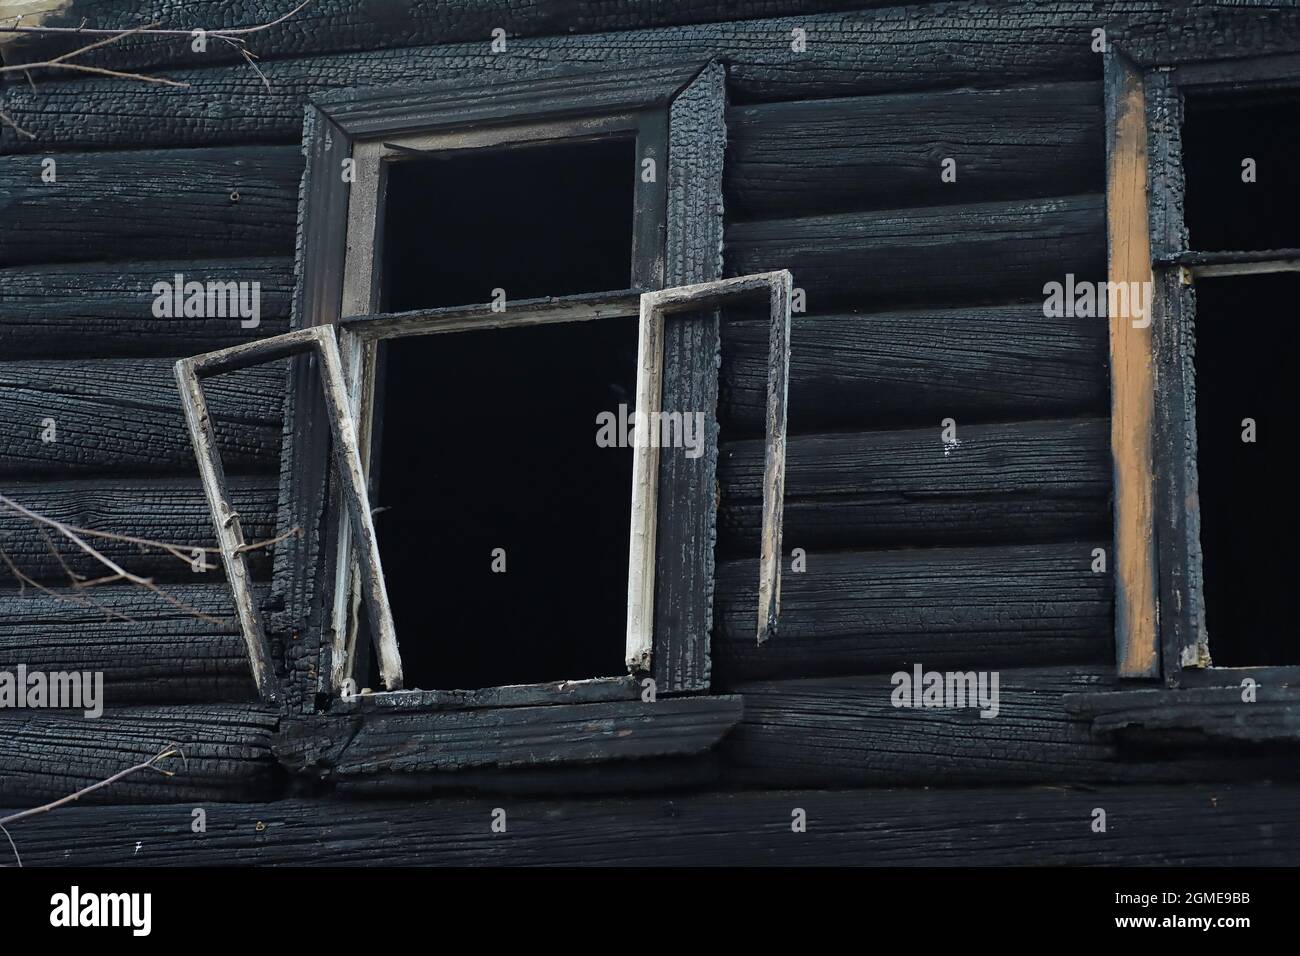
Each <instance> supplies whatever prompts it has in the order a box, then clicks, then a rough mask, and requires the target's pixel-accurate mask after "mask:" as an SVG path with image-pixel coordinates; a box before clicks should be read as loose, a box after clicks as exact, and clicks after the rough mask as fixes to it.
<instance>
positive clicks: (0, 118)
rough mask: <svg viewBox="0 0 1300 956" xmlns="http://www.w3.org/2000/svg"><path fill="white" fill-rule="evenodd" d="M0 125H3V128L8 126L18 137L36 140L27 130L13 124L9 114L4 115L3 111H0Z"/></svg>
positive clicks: (33, 134)
mask: <svg viewBox="0 0 1300 956" xmlns="http://www.w3.org/2000/svg"><path fill="white" fill-rule="evenodd" d="M0 123H3V124H4V125H5V126H8V127H9V128H10V129H12V130H13V131H14V132H15V133H17V134H18V135H19V136H26V137H27V138H28V139H35V138H36V134H35V133H29V132H28V131H27V130H25V129H23V128H22V127H21V126H19V125H18V124H17V123H15V122H14V121H13V119H12V118H11V117H10V116H9V114H8V113H6V112H5V111H4V110H0Z"/></svg>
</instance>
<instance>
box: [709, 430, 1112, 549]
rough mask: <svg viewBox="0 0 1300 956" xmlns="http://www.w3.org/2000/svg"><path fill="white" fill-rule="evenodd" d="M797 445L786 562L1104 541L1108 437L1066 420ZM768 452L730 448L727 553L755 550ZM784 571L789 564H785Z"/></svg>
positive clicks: (840, 437) (793, 443) (759, 445)
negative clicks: (846, 552) (924, 547)
mask: <svg viewBox="0 0 1300 956" xmlns="http://www.w3.org/2000/svg"><path fill="white" fill-rule="evenodd" d="M958 434H959V435H960V443H959V444H957V445H945V444H944V442H943V441H942V440H941V438H940V427H939V425H938V423H937V422H936V424H935V425H934V426H933V427H931V428H925V429H916V430H913V429H904V430H895V431H878V432H865V433H861V432H859V433H838V434H827V435H802V436H797V437H795V438H792V439H791V440H790V443H789V446H788V448H787V454H786V488H785V494H786V508H785V543H786V547H785V550H786V552H787V554H788V553H789V551H790V549H791V548H793V547H802V548H804V549H805V550H807V549H810V548H819V549H821V548H827V549H829V548H844V547H854V546H857V547H861V546H865V545H876V546H880V545H889V544H897V545H918V544H928V543H938V544H951V543H958V542H961V541H972V540H973V541H983V542H997V541H1006V542H1019V541H1025V542H1028V541H1033V540H1044V539H1046V540H1052V539H1056V540H1068V539H1070V538H1076V539H1085V540H1086V539H1087V538H1088V537H1089V536H1095V537H1099V538H1100V537H1103V536H1104V535H1105V533H1106V531H1107V530H1108V527H1109V510H1108V507H1107V505H1108V500H1109V495H1110V460H1109V456H1108V454H1107V450H1108V448H1109V434H1110V432H1109V425H1108V423H1107V422H1106V421H1105V419H1067V420H1058V421H1041V422H1024V423H1013V424H1007V425H1002V424H997V425H970V426H966V427H964V428H959V430H958ZM762 472H763V442H762V441H761V440H759V439H751V440H745V441H735V442H726V443H724V444H723V446H722V452H721V465H720V469H719V477H720V485H721V488H722V490H723V495H724V502H725V504H724V507H723V509H722V524H721V527H720V529H719V531H720V539H721V540H720V542H719V547H720V550H721V551H722V552H723V553H725V554H728V555H739V554H743V553H744V552H745V551H746V550H747V549H748V550H752V548H753V547H754V546H755V545H756V544H757V541H758V533H759V526H760V525H759V523H760V519H761V514H760V511H761V508H762V488H761V484H760V482H761V480H762ZM786 560H787V562H788V561H789V558H788V557H787V558H786Z"/></svg>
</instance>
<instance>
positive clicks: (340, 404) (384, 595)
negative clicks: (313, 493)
mask: <svg viewBox="0 0 1300 956" xmlns="http://www.w3.org/2000/svg"><path fill="white" fill-rule="evenodd" d="M303 352H311V353H313V354H314V355H315V356H316V360H317V362H318V364H319V367H320V373H321V381H322V386H323V388H324V392H325V404H326V408H327V410H328V413H329V419H330V428H331V431H332V434H333V439H334V459H335V466H336V468H337V470H338V474H339V479H340V482H339V483H340V486H341V492H342V494H343V497H344V500H345V504H346V508H347V511H348V516H349V523H350V524H351V525H352V534H353V535H354V536H355V537H356V539H357V540H359V541H361V542H363V543H364V546H363V547H362V548H361V549H360V550H359V551H358V553H357V559H358V564H359V566H360V570H361V573H362V574H363V575H364V576H363V578H362V587H361V591H362V593H363V595H364V597H365V599H366V606H367V610H368V611H369V613H370V621H371V631H372V634H373V638H374V643H375V651H376V654H377V655H378V658H379V669H380V676H381V678H382V680H383V684H384V686H385V687H386V688H387V689H389V690H400V689H401V687H402V665H401V658H400V656H399V655H398V652H397V638H396V633H395V630H394V628H393V616H392V610H391V608H390V607H389V603H388V592H387V589H386V587H385V585H384V575H383V569H382V567H381V565H380V563H379V543H378V539H377V538H376V536H375V526H374V521H373V520H372V518H371V512H370V500H369V495H368V494H367V492H366V483H365V476H364V474H363V470H362V467H361V455H360V452H359V450H358V447H357V435H356V426H355V424H354V422H353V419H352V414H351V409H350V408H349V402H348V393H347V387H346V384H345V382H344V378H343V364H342V361H341V359H340V356H339V350H338V344H337V342H336V341H335V338H334V329H333V328H332V327H330V326H323V325H322V326H312V327H311V328H307V329H300V330H298V331H295V332H289V333H286V334H285V335H278V336H275V337H273V338H269V339H263V340H262V341H259V342H251V343H248V344H246V345H239V346H235V347H234V348H229V349H224V350H221V351H219V352H209V353H206V354H204V355H197V356H194V357H193V358H188V359H182V360H181V361H179V362H177V363H176V366H175V373H176V381H177V384H178V386H179V387H180V392H181V404H182V406H183V407H184V409H185V417H186V421H187V422H188V423H189V428H190V438H191V441H192V442H193V443H194V450H195V454H196V456H197V458H198V462H199V474H200V477H201V479H202V481H203V488H204V493H205V494H206V496H207V499H208V506H209V508H210V510H211V511H212V518H213V524H214V526H215V527H216V531H217V540H218V542H219V544H220V548H221V558H222V562H223V564H224V565H225V568H226V575H227V579H228V580H229V582H230V588H231V591H232V592H233V595H234V600H235V607H236V609H237V611H238V613H239V618H240V627H241V629H242V631H243V634H244V640H245V642H246V644H247V645H248V651H249V660H250V663H251V664H252V668H253V676H254V680H255V681H256V682H257V685H258V690H259V693H260V694H261V696H262V698H263V700H266V701H267V702H270V703H275V702H278V698H279V688H278V685H277V682H276V678H275V671H274V668H273V667H272V665H271V658H270V651H269V647H268V644H267V640H266V633H265V631H264V629H263V626H262V620H261V615H260V613H259V611H258V608H257V604H256V602H255V601H254V599H253V595H252V591H251V589H250V587H249V577H248V568H247V563H246V559H245V557H244V545H245V542H244V538H243V532H242V531H241V530H240V527H239V520H238V515H237V514H236V513H235V512H234V511H233V509H232V507H231V505H230V500H229V495H228V493H227V491H226V484H225V477H224V473H223V470H222V467H221V459H220V456H219V455H218V453H217V446H216V440H215V435H214V433H213V430H212V423H211V419H210V417H209V415H208V410H207V403H206V401H205V399H204V396H203V388H202V385H201V383H200V379H201V378H204V377H208V376H212V375H219V374H221V373H223V372H231V371H235V370H237V369H241V368H247V367H249V366H252V365H260V364H263V363H264V362H269V361H273V360H275V359H279V358H285V357H287V356H291V355H298V354H301V353H303Z"/></svg>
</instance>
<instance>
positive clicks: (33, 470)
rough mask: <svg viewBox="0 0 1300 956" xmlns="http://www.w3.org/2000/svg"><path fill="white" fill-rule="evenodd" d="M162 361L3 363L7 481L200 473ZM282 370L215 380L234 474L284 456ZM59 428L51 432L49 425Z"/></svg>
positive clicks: (0, 440) (223, 442)
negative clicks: (282, 450) (40, 476)
mask: <svg viewBox="0 0 1300 956" xmlns="http://www.w3.org/2000/svg"><path fill="white" fill-rule="evenodd" d="M171 365H172V363H171V362H169V361H167V360H165V359H109V360H103V361H84V360H74V361H21V362H5V363H0V447H2V448H5V449H6V455H5V456H4V458H3V459H0V478H33V477H35V476H37V475H45V476H54V475H60V476H65V475H66V476H67V477H73V476H76V475H87V474H142V473H149V474H157V475H163V474H186V473H193V472H194V471H196V467H197V466H196V465H195V461H194V450H193V448H192V446H191V445H190V440H189V434H188V432H186V430H185V420H184V417H183V416H182V414H181V403H180V397H179V395H178V394H177V392H176V383H175V379H174V378H173V377H172V369H171ZM283 393H284V370H283V369H282V368H280V367H277V366H272V365H268V366H266V367H264V368H259V369H249V370H247V371H245V372H241V373H239V374H238V375H231V376H227V377H225V378H223V379H221V380H220V381H218V382H215V383H213V385H212V386H211V391H210V392H209V399H210V401H211V407H212V413H213V418H214V420H215V424H216V431H217V438H218V442H219V444H220V446H221V454H222V457H223V459H224V460H225V463H226V466H227V468H229V469H230V471H231V472H234V473H239V472H259V471H260V472H266V471H272V470H274V468H275V462H276V460H277V458H278V456H279V452H280V415H281V402H282V396H283ZM51 420H52V421H53V423H54V425H53V428H54V430H53V431H49V430H48V429H49V428H50V427H51V426H50V424H49V422H50V421H51Z"/></svg>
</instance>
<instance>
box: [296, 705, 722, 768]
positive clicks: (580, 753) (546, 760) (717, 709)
mask: <svg viewBox="0 0 1300 956" xmlns="http://www.w3.org/2000/svg"><path fill="white" fill-rule="evenodd" d="M742 709H743V704H742V701H741V699H740V698H739V697H726V696H712V697H683V698H675V699H669V698H665V699H663V700H660V701H657V702H653V703H646V702H642V701H640V700H632V701H611V702H606V703H590V704H555V705H550V706H539V707H495V708H487V709H481V710H462V711H455V710H448V711H438V712H425V713H379V712H376V713H370V714H365V715H356V716H348V717H334V716H324V717H320V716H313V717H306V718H303V719H300V720H287V721H285V723H284V725H283V726H282V728H281V731H280V733H279V734H278V735H277V737H276V738H275V740H274V742H273V748H274V750H275V753H276V755H277V757H278V758H279V759H280V760H281V761H282V762H283V763H284V764H285V765H286V766H287V767H288V768H289V769H290V770H293V771H295V772H299V773H305V774H307V775H309V776H311V777H314V778H317V779H321V780H334V779H342V778H347V777H356V776H365V775H372V774H390V773H397V774H407V773H428V772H430V771H441V772H454V771H458V770H465V769H472V768H483V767H501V768H504V767H528V766H535V765H541V764H570V763H591V762H594V761H603V760H630V759H640V758H648V757H661V756H665V755H690V754H696V753H701V752H703V751H705V750H707V749H709V748H710V747H712V746H714V745H715V744H717V742H718V741H719V740H720V739H722V737H723V735H724V734H726V733H727V731H729V730H730V729H731V728H732V727H733V726H735V724H736V721H737V720H739V719H740V715H741V712H742Z"/></svg>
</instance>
